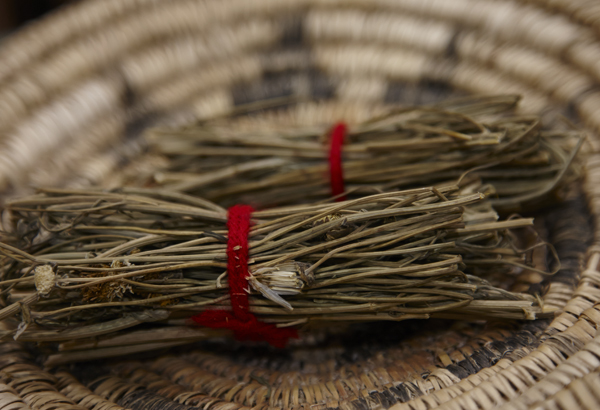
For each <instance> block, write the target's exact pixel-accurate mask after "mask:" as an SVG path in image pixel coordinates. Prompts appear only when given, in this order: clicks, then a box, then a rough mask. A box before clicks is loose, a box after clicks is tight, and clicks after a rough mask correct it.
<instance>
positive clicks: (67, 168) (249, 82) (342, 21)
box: [0, 0, 600, 410]
mask: <svg viewBox="0 0 600 410" xmlns="http://www.w3.org/2000/svg"><path fill="white" fill-rule="evenodd" d="M599 85H600V5H599V4H598V3H597V2H596V1H595V0H524V1H510V0H398V1H393V2H392V1H388V0H373V1H368V2H367V1H364V0H351V1H338V0H321V1H316V0H285V1H282V0H253V1H247V0H224V1H219V0H206V1H200V0H174V1H169V2H161V1H157V0H88V1H83V2H81V3H78V4H77V5H74V6H71V7H68V8H65V9H64V10H61V11H59V12H58V13H56V14H54V15H52V16H50V17H48V18H46V19H44V20H42V21H39V22H36V23H34V24H32V25H30V26H29V27H26V28H25V29H24V30H22V31H21V32H19V33H17V34H16V35H14V36H12V37H11V38H9V39H7V40H5V41H4V43H2V44H0V189H2V192H4V195H5V196H10V195H15V194H19V193H22V192H24V191H26V190H29V189H30V187H31V186H32V185H33V186H35V185H45V186H48V185H50V186H86V185H89V184H100V185H103V186H106V187H115V186H118V185H119V184H121V183H123V181H124V180H126V179H130V178H131V175H141V176H144V175H147V174H149V173H150V172H151V170H152V168H153V165H154V163H153V161H157V160H158V159H156V158H153V157H152V156H151V155H145V154H144V153H143V151H144V142H143V139H142V138H141V137H140V136H141V134H142V132H143V130H144V129H146V128H147V127H149V126H153V125H179V124H185V123H187V122H189V121H191V120H193V119H197V118H200V119H207V118H212V117H215V116H220V115H227V114H229V113H231V111H232V110H235V108H236V107H239V106H240V105H245V104H249V103H253V102H257V101H262V100H266V99H273V98H279V97H286V98H290V99H291V101H293V103H290V104H289V107H287V108H286V109H285V110H280V111H277V112H269V111H267V112H259V113H257V114H255V115H252V116H250V117H244V116H242V117H238V118H236V119H235V120H232V126H239V127H252V126H263V125H265V124H268V125H285V124H292V125H293V124H331V123H333V122H334V121H336V120H339V119H344V120H346V121H347V122H348V123H350V124H352V123H355V122H359V121H362V120H364V119H366V118H369V117H370V116H372V115H373V114H375V113H377V112H379V110H381V108H382V107H384V106H385V105H387V104H397V103H411V104H412V103H424V102H431V101H437V100H439V99H442V98H445V97H448V96H451V95H461V94H471V93H473V94H475V93H483V94H496V93H518V94H521V95H522V96H523V100H522V103H521V109H522V111H523V113H524V114H538V115H542V117H543V118H544V120H545V121H546V123H547V124H549V125H550V126H552V125H554V124H558V123H559V122H560V116H561V115H564V116H566V117H568V118H571V119H572V120H573V121H577V122H578V123H579V124H581V126H582V127H584V128H585V129H587V130H588V131H589V141H588V143H587V144H586V147H585V156H584V159H583V160H585V162H586V168H585V178H584V181H583V184H582V187H581V192H582V193H583V197H584V202H585V204H583V203H582V201H581V200H580V199H579V198H578V197H579V194H578V193H577V191H578V190H577V189H574V190H573V191H574V193H573V195H572V198H569V199H568V200H567V201H566V202H565V204H564V205H562V206H561V207H559V208H558V209H556V210H553V211H551V212H550V215H548V216H547V219H548V221H549V226H550V228H549V231H550V234H551V236H552V239H553V242H554V244H555V245H556V247H557V249H558V251H559V253H560V255H561V259H562V262H563V269H562V270H561V272H560V273H559V274H558V275H557V276H556V277H555V278H553V280H552V281H551V282H550V284H549V289H548V292H547V294H546V295H545V297H544V303H545V304H546V305H547V306H548V307H555V308H559V309H561V311H562V313H561V314H560V315H558V316H557V317H556V318H555V319H554V320H553V321H552V322H548V321H538V322H533V323H529V324H514V325H510V326H508V325H490V326H486V327H477V326H466V325H465V327H462V328H461V327H460V325H456V326H452V325H449V324H443V325H440V326H439V328H435V327H434V326H430V327H428V330H427V329H420V328H419V325H418V324H415V325H404V324H402V326H404V327H402V326H399V327H398V328H392V331H390V332H387V333H388V336H387V337H386V333H385V332H384V333H382V332H377V331H373V333H372V334H370V335H369V336H370V338H369V337H363V336H361V335H360V334H357V336H356V339H357V340H356V342H355V343H354V344H352V345H351V346H350V345H346V344H345V343H344V336H343V335H340V336H339V337H337V336H331V340H325V341H323V340H318V338H316V339H315V340H314V341H308V342H306V343H309V345H310V343H312V344H313V345H314V346H313V348H312V349H311V348H309V347H310V346H308V347H307V346H305V345H298V346H292V348H291V349H290V351H289V352H287V353H282V354H281V355H275V356H273V355H271V354H269V353H267V352H265V351H262V350H260V349H258V348H257V349H253V350H249V351H242V350H240V348H239V347H238V346H237V345H228V344H219V343H216V342H215V344H214V345H212V344H209V345H207V346H204V347H203V348H197V349H196V348H195V349H181V350H179V351H175V352H174V353H171V354H167V355H161V356H157V357H149V358H148V359H147V360H131V361H120V362H110V363H103V364H92V365H89V364H88V365H85V364H82V365H80V366H76V367H73V368H68V369H62V368H53V369H44V368H43V366H42V365H40V364H39V363H38V362H37V359H38V358H36V357H35V355H32V354H31V353H30V352H29V351H27V350H26V348H25V347H23V346H21V345H19V344H17V343H14V342H5V343H3V344H1V345H0V409H2V410H9V409H38V408H39V409H55V408H56V409H98V410H100V409H122V408H127V409H191V408H204V409H211V410H212V409H216V410H234V409H241V408H261V409H267V408H285V409H291V408H295V409H296V408H304V409H309V408H310V409H314V408H319V409H325V408H331V409H336V408H341V409H344V410H355V409H356V410H363V409H371V408H374V409H378V408H384V409H387V408H393V409H394V410H400V409H428V408H434V407H435V408H437V407H440V408H448V409H479V408H481V409H489V408H496V407H502V406H504V408H517V409H526V408H530V407H535V408H549V409H573V408H579V407H581V408H590V409H594V408H600V389H599V387H600V338H599V337H598V336H597V330H598V328H599V326H600V307H598V306H597V303H598V302H599V301H600V288H599V286H600V273H599V271H598V266H599V263H600V247H599V246H598V234H599V233H600V231H599V229H598V228H597V226H596V225H593V224H591V223H590V222H589V219H588V217H587V213H588V212H589V214H591V216H592V217H595V216H597V215H598V214H599V213H600V192H599V191H598V188H597V181H598V180H599V179H600V155H598V152H599V150H600V138H598V133H599V132H600V87H599ZM123 164H128V165H127V167H126V168H125V169H122V166H123ZM586 208H587V210H586ZM368 330H369V329H367V330H365V331H368ZM412 331H414V334H412V333H411V332H412ZM389 333H393V334H394V335H397V337H396V336H394V337H392V338H391V339H390V336H389ZM361 337H363V339H361ZM176 344H177V342H176V341H175V342H174V343H173V345H176Z"/></svg>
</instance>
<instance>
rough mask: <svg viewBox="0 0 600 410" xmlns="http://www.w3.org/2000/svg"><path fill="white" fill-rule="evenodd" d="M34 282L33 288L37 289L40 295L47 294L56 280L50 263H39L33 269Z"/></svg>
mask: <svg viewBox="0 0 600 410" xmlns="http://www.w3.org/2000/svg"><path fill="white" fill-rule="evenodd" d="M33 273H34V282H35V288H36V289H37V291H38V293H39V294H40V296H48V294H49V293H50V291H51V290H52V288H53V287H54V283H55V282H56V275H55V274H54V271H53V270H52V266H50V265H40V266H37V267H36V268H35V269H34V270H33Z"/></svg>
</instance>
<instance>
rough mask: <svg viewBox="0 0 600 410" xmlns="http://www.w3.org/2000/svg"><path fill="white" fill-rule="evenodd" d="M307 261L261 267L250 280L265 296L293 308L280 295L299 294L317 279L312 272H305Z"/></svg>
mask: <svg viewBox="0 0 600 410" xmlns="http://www.w3.org/2000/svg"><path fill="white" fill-rule="evenodd" d="M308 266H309V265H308V264H307V263H302V262H293V261H292V262H287V263H284V264H281V265H278V266H275V267H268V268H259V269H257V270H255V271H254V272H251V273H250V277H249V278H248V282H249V283H250V285H252V287H253V288H254V290H256V291H257V292H260V293H261V294H262V295H263V296H264V297H266V298H267V299H269V300H272V301H273V302H275V303H277V304H280V305H281V306H283V307H285V308H286V309H290V310H292V306H291V305H290V304H289V303H288V302H287V301H286V300H284V299H283V298H282V297H281V296H280V295H288V296H290V295H297V294H298V293H300V292H301V291H302V289H303V288H304V287H305V286H310V285H312V284H313V283H314V281H315V279H314V276H313V275H312V273H309V274H308V275H307V274H306V273H305V271H306V269H307V268H308Z"/></svg>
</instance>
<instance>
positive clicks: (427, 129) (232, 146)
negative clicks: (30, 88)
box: [147, 96, 582, 211]
mask: <svg viewBox="0 0 600 410" xmlns="http://www.w3.org/2000/svg"><path fill="white" fill-rule="evenodd" d="M517 103H518V97H515V96H495V97H482V98H469V99H464V100H455V101H451V102H446V103H443V104H439V105H436V106H429V107H415V108H407V109H396V110H392V111H390V112H389V114H387V115H385V116H382V117H379V118H374V119H372V120H370V121H368V122H365V123H362V124H357V125H354V126H351V127H350V130H349V134H348V136H347V138H346V141H345V143H344V147H343V155H344V161H343V168H344V179H345V182H346V188H347V190H348V191H349V192H350V193H351V196H350V197H351V198H357V197H359V196H364V195H370V194H374V193H378V192H386V191H390V190H396V189H408V188H415V187H423V186H443V185H449V184H453V185H459V186H465V185H467V184H469V183H472V182H473V181H480V183H481V185H483V186H485V189H486V191H487V193H489V194H491V195H490V200H491V201H492V203H493V205H494V207H495V208H496V209H498V210H511V211H512V210H520V209H521V208H522V206H523V205H524V204H525V205H529V204H531V203H532V202H535V201H536V200H537V201H539V200H543V199H544V198H545V196H547V194H548V193H550V192H551V191H553V190H554V189H555V188H556V187H557V185H558V183H559V182H560V181H563V182H564V181H566V180H568V178H567V179H565V178H564V177H565V174H566V172H567V170H568V169H569V164H570V163H571V162H572V160H573V157H574V156H575V154H576V152H577V150H578V148H579V144H580V142H581V140H582V138H581V135H580V134H579V133H577V132H566V131H561V132H556V131H554V132H550V131H544V130H542V127H541V125H540V120H539V118H537V117H521V116H515V114H514V108H515V106H516V105H517ZM331 126H332V124H325V125H323V126H313V127H309V128H306V127H305V128H299V129H293V128H289V127H286V128H276V127H270V128H266V127H262V128H260V127H259V128H260V129H256V130H248V129H246V128H243V127H237V128H235V127H231V126H230V124H229V123H228V121H213V122H211V123H203V124H200V125H196V126H191V127H186V128H184V129H179V130H169V129H166V130H163V129H155V130H152V131H151V132H149V134H148V136H147V139H148V141H149V144H150V147H151V149H152V150H153V151H154V152H156V153H160V154H162V155H164V156H166V157H167V158H168V160H169V161H168V166H167V167H166V168H165V169H162V170H159V171H158V172H157V173H156V174H155V175H154V182H155V183H157V184H158V185H159V186H161V187H163V188H166V189H169V190H175V191H180V192H186V193H194V194H199V195H201V196H203V197H205V198H207V199H209V200H212V201H216V202H218V203H221V204H224V205H232V204H234V203H240V202H241V203H252V204H257V205H259V206H261V207H272V206H280V205H289V204H297V203H299V202H304V203H308V202H314V201H321V200H327V199H330V198H329V196H330V190H329V182H328V181H329V177H328V165H327V156H328V139H329V137H328V133H329V129H330V127H331Z"/></svg>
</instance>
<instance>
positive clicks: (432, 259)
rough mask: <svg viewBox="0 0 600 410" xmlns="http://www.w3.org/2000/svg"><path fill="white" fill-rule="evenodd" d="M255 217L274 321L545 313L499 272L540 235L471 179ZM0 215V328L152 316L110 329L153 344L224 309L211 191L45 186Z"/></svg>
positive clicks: (222, 240)
mask: <svg viewBox="0 0 600 410" xmlns="http://www.w3.org/2000/svg"><path fill="white" fill-rule="evenodd" d="M254 217H255V220H256V224H255V225H254V226H253V228H252V230H251V233H250V237H249V244H250V257H251V263H250V271H251V272H250V274H251V275H250V278H249V284H250V285H251V287H252V289H249V291H250V292H251V310H252V311H253V312H254V313H255V314H257V315H259V316H260V317H261V319H262V320H265V321H268V322H271V323H276V324H278V325H279V326H290V325H302V324H310V323H315V322H323V321H327V322H328V321H346V322H351V321H370V320H404V319H410V318H428V317H442V318H469V319H485V318H508V319H513V318H514V319H534V318H535V317H536V316H538V315H540V314H542V313H543V309H542V307H541V306H540V303H539V300H538V298H536V296H533V295H528V294H520V293H512V292H510V291H508V290H506V289H505V288H503V287H502V286H500V285H501V283H506V282H507V278H508V277H509V276H508V275H509V274H510V273H511V272H514V271H515V269H517V270H518V269H521V268H525V269H534V268H532V267H530V266H527V264H528V261H529V260H530V256H531V252H532V249H533V248H535V247H537V246H542V245H544V244H543V243H541V242H538V243H536V244H534V245H533V246H530V247H529V248H527V249H519V243H518V240H517V237H516V236H515V235H513V234H512V233H511V232H512V231H511V230H514V229H520V228H527V227H530V226H531V225H532V220H531V219H528V218H514V219H509V220H505V221H498V220H497V216H496V213H495V212H494V211H493V210H492V209H491V208H490V206H489V202H487V201H484V200H483V195H481V194H479V193H468V192H465V191H464V190H463V191H461V190H459V189H458V188H457V187H456V186H445V187H439V188H419V189H413V190H405V191H399V192H391V193H383V194H377V195H373V196H367V197H363V198H359V199H355V200H350V201H345V202H340V203H336V204H316V205H298V206H293V207H281V208H273V209H269V210H263V211H257V212H256V213H255V214H254ZM2 223H3V231H4V233H3V237H2V242H1V243H0V254H1V255H2V276H1V278H2V281H1V282H0V286H1V288H2V296H3V301H4V303H5V306H6V307H5V308H4V309H2V310H1V311H0V319H2V320H4V327H5V330H4V331H3V332H4V333H3V334H4V337H15V338H17V339H18V340H22V341H35V342H64V343H63V344H62V345H61V349H63V350H69V349H75V350H77V349H80V348H84V347H85V346H87V348H90V346H88V344H89V343H91V342H89V343H88V342H86V341H84V340H82V341H80V342H77V340H80V339H85V338H88V339H89V338H91V337H96V336H99V335H106V334H112V333H115V332H118V331H122V330H123V329H127V328H130V327H132V326H135V325H137V324H140V323H143V322H155V321H160V322H161V323H162V324H163V325H164V326H165V327H164V328H162V330H161V331H157V332H155V333H153V334H151V335H149V336H147V337H145V338H143V340H140V339H139V338H137V339H135V340H130V339H127V337H128V336H127V333H125V334H123V333H122V332H121V333H120V334H117V335H115V337H116V339H115V340H121V339H123V338H125V339H127V340H129V342H128V343H129V344H133V345H135V344H136V343H137V344H144V343H146V344H148V343H150V345H151V343H152V342H156V343H159V342H158V341H160V340H165V338H166V339H169V337H171V339H169V340H172V339H177V338H174V337H172V336H173V334H170V333H169V332H170V331H171V332H179V334H181V332H183V333H185V331H184V330H182V328H181V327H180V326H177V325H181V324H183V323H182V320H184V319H185V318H187V317H189V316H190V315H192V314H193V313H197V312H199V311H201V310H203V309H205V308H207V307H219V308H223V309H227V308H228V305H229V300H228V296H227V295H228V293H227V276H226V273H225V272H226V241H227V230H226V227H225V223H226V211H225V210H224V209H223V208H221V207H220V206H218V205H215V204H213V203H211V202H209V201H206V200H203V199H201V198H198V197H192V196H187V195H184V194H180V193H173V192H166V191H160V190H154V189H136V188H124V189H122V190H120V191H116V192H115V191H113V192H104V191H97V190H81V191H75V190H73V191H70V190H46V191H43V192H41V193H40V194H38V195H35V196H31V197H26V198H21V199H17V200H14V201H12V202H10V203H8V205H7V207H6V209H5V211H4V213H3V217H2ZM169 329H170V330H169ZM165 332H166V333H165ZM201 332H202V337H206V335H207V334H208V335H210V334H213V333H214V332H215V331H212V332H213V333H211V331H210V330H209V331H204V330H202V331H201ZM217 333H218V332H217ZM169 335H170V336H169ZM195 337H198V335H197V334H195ZM181 340H188V339H185V338H183V339H181ZM181 340H179V341H178V343H180V342H181ZM78 343H79V344H78ZM86 343H87V344H86ZM94 343H97V341H96V342H94ZM115 343H116V342H115ZM159 344H160V343H159ZM150 345H147V346H150ZM69 346H71V347H69ZM74 346H75V347H74ZM82 346H84V347H82ZM107 348H109V349H110V347H107ZM97 354H100V353H97Z"/></svg>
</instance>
